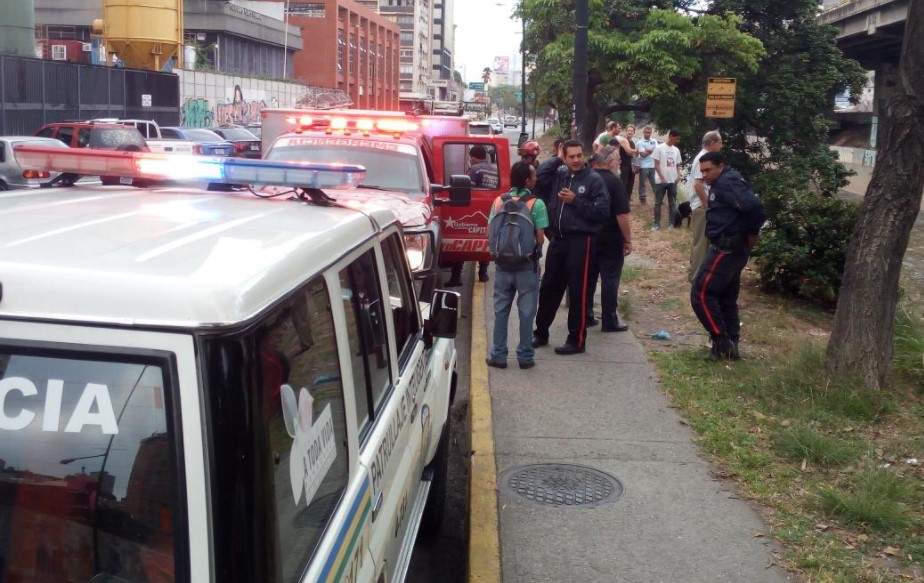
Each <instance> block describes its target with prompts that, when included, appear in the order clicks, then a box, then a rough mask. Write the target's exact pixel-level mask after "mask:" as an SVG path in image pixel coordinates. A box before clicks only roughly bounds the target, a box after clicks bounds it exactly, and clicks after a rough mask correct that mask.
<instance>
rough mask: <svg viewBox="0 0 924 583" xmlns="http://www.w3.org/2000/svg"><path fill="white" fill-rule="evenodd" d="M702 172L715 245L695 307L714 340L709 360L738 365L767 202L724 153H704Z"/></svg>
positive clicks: (696, 284) (697, 284)
mask: <svg viewBox="0 0 924 583" xmlns="http://www.w3.org/2000/svg"><path fill="white" fill-rule="evenodd" d="M699 167H700V170H701V171H702V173H703V181H705V182H706V184H708V185H709V186H710V189H709V209H708V210H707V211H706V238H707V239H709V243H710V245H709V250H708V251H707V253H706V258H705V259H704V260H703V263H702V266H701V267H700V269H699V272H697V274H696V278H695V279H694V280H693V287H692V289H691V290H690V303H691V304H692V306H693V311H694V312H696V317H697V318H699V321H700V322H701V323H702V324H703V327H705V328H706V331H707V332H709V336H710V338H711V339H712V350H711V351H710V352H709V355H708V356H707V357H706V360H713V361H715V360H721V359H734V360H737V359H738V358H739V356H738V338H739V334H740V330H741V323H740V320H739V318H738V291H739V290H740V288H741V271H742V270H743V269H744V267H745V266H746V265H747V263H748V258H749V257H750V254H751V249H752V248H753V247H754V244H755V243H757V236H758V234H759V233H760V228H761V226H762V225H763V224H764V221H765V220H766V218H767V217H766V214H765V213H764V205H763V203H762V202H761V201H760V199H759V198H757V196H755V194H754V192H753V191H751V188H750V187H749V186H748V184H747V182H745V181H744V178H742V177H741V174H739V173H738V171H737V170H735V169H733V168H731V167H730V166H726V165H725V160H724V158H723V157H722V154H721V153H720V152H708V153H706V154H703V155H702V157H701V158H700V159H699Z"/></svg>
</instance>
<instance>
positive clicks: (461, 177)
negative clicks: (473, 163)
mask: <svg viewBox="0 0 924 583" xmlns="http://www.w3.org/2000/svg"><path fill="white" fill-rule="evenodd" d="M430 190H431V193H432V194H434V195H435V194H436V193H438V192H446V191H448V192H449V198H447V199H441V198H436V197H435V196H434V197H433V204H434V206H439V205H445V204H448V205H449V206H468V205H470V204H471V203H472V179H471V178H470V177H468V176H466V175H465V174H453V175H452V176H450V177H449V186H444V185H440V184H434V185H432V186H431V187H430Z"/></svg>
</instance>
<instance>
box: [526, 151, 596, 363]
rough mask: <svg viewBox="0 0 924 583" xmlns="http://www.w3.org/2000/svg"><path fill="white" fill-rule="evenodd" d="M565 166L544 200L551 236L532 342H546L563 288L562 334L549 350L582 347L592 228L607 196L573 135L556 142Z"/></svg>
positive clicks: (568, 351) (578, 349)
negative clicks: (565, 320) (565, 298)
mask: <svg viewBox="0 0 924 583" xmlns="http://www.w3.org/2000/svg"><path fill="white" fill-rule="evenodd" d="M562 151H563V153H564V160H565V167H566V171H565V172H558V173H557V174H556V180H555V185H554V188H553V189H552V192H554V193H555V194H554V195H553V196H551V198H550V200H549V204H548V209H549V223H550V224H549V229H548V231H547V233H548V234H549V236H550V238H551V242H550V243H549V250H548V254H547V256H546V259H545V273H544V274H543V275H542V283H541V284H539V309H538V311H537V313H536V331H535V333H534V334H533V346H534V347H539V346H545V345H547V344H548V343H549V327H550V326H551V325H552V321H553V320H554V319H555V312H557V311H558V306H559V305H560V304H561V300H562V297H563V296H564V295H565V290H566V289H567V290H568V340H567V341H566V342H565V344H564V345H562V346H559V347H557V348H556V349H555V354H576V353H579V352H584V343H585V340H586V337H587V293H586V292H587V280H588V274H589V270H590V252H591V245H593V243H594V234H595V233H596V232H597V231H599V230H600V228H601V227H602V226H603V223H605V222H606V221H607V220H608V219H609V212H610V200H609V194H607V191H606V186H605V185H604V183H603V179H602V178H600V176H599V175H598V174H597V173H596V172H594V171H593V170H591V169H590V168H587V167H586V164H585V160H584V148H583V146H582V145H581V142H579V141H577V140H568V141H567V142H565V143H564V144H563V145H562Z"/></svg>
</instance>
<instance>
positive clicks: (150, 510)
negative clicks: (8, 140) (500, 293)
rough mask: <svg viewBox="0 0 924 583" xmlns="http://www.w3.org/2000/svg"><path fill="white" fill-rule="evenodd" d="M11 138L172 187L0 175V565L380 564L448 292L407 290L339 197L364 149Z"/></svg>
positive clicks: (37, 159)
mask: <svg viewBox="0 0 924 583" xmlns="http://www.w3.org/2000/svg"><path fill="white" fill-rule="evenodd" d="M15 155H16V156H17V158H18V160H19V162H20V164H22V166H23V167H25V168H32V169H36V170H37V169H44V170H46V171H57V172H62V173H64V174H66V175H71V176H73V175H81V174H84V173H86V172H88V171H89V170H92V171H93V172H96V173H104V174H107V175H112V176H120V177H130V178H133V179H135V180H136V181H141V182H144V183H148V184H163V183H164V181H170V184H172V186H170V187H167V188H129V187H124V186H119V185H115V186H101V185H99V186H83V185H80V184H78V185H76V186H70V187H65V186H62V187H57V188H46V189H41V190H37V191H32V192H30V193H28V194H23V193H14V192H10V193H0V214H2V215H3V216H6V217H15V221H10V223H9V225H8V227H7V228H4V229H0V285H2V288H0V289H2V296H0V460H3V461H2V463H0V527H2V528H0V559H2V560H0V580H3V581H30V582H32V583H52V582H54V583H60V582H62V581H71V582H80V583H90V582H92V583H103V582H106V583H125V582H128V581H132V582H135V581H145V582H150V583H166V582H177V583H203V582H216V583H217V582H222V583H224V582H228V581H234V582H252V583H264V582H286V583H288V582H296V581H298V582H316V581H322V582H328V581H350V582H352V581H358V582H365V583H375V582H379V581H388V582H400V581H402V580H403V579H404V576H405V573H406V570H407V567H408V564H409V561H410V556H411V551H412V549H413V543H414V540H415V538H416V536H417V533H418V529H426V530H429V531H435V530H436V529H438V527H439V523H440V520H441V517H442V512H443V502H444V501H443V498H444V496H445V488H446V480H447V475H448V474H447V467H448V440H449V437H448V435H449V423H450V415H449V407H450V402H451V399H452V394H453V390H454V387H455V383H456V365H457V362H456V361H457V355H456V349H455V345H454V340H453V338H454V336H455V329H456V323H457V317H458V309H459V295H458V294H457V293H454V292H448V291H441V290H437V291H436V292H435V293H434V294H433V296H432V298H426V299H427V301H428V302H429V303H418V300H417V298H416V297H415V294H414V288H413V284H412V275H411V272H410V270H409V268H408V261H407V258H406V256H405V248H404V241H403V237H402V233H401V228H400V224H399V223H398V221H397V220H396V219H395V217H394V215H393V214H392V213H391V212H388V211H385V210H376V209H375V208H368V207H367V208H350V207H349V206H343V205H340V204H339V203H338V202H337V193H338V192H340V191H349V189H350V188H352V186H351V185H352V184H355V183H357V182H359V181H361V180H362V178H361V175H362V172H363V168H362V167H360V166H353V165H347V164H339V165H330V164H297V163H286V162H271V161H266V160H249V159H244V158H233V159H232V158H212V157H206V156H176V155H165V154H156V153H150V152H115V151H93V150H89V149H82V150H81V149H62V148H43V147H34V146H32V147H18V148H16V150H15ZM184 180H187V181H188V180H195V181H201V182H202V183H203V184H205V183H214V182H220V183H225V184H236V185H237V184H262V185H276V186H283V187H286V188H287V190H285V191H284V192H282V193H280V194H277V195H275V196H269V195H267V194H266V192H265V191H252V190H240V189H236V190H234V191H231V192H213V191H208V190H205V189H202V188H198V187H195V186H190V185H189V184H187V183H182V182H178V181H184ZM69 183H70V182H68V181H62V184H69ZM322 188H323V192H322V191H321V189H322Z"/></svg>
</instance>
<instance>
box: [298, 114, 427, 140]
mask: <svg viewBox="0 0 924 583" xmlns="http://www.w3.org/2000/svg"><path fill="white" fill-rule="evenodd" d="M286 122H288V123H289V124H290V125H293V126H294V129H295V131H296V132H304V131H308V130H315V131H324V132H325V133H326V134H328V135H333V134H334V133H341V134H343V135H345V136H348V135H351V134H353V133H358V134H361V135H363V136H370V135H372V134H386V135H390V136H394V137H395V138H400V137H402V136H404V135H405V134H409V133H413V132H417V131H419V130H420V124H418V123H416V122H413V121H409V120H407V119H401V118H398V117H394V118H390V117H382V118H372V117H353V116H348V115H322V116H310V115H301V116H294V115H293V116H289V117H287V118H286Z"/></svg>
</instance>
